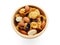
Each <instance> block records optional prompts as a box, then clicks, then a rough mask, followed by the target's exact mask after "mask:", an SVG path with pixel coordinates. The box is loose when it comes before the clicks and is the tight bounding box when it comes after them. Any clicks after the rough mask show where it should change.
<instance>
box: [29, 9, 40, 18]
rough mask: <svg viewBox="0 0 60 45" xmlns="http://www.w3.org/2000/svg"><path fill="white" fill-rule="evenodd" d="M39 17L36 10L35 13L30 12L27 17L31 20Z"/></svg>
mask: <svg viewBox="0 0 60 45" xmlns="http://www.w3.org/2000/svg"><path fill="white" fill-rule="evenodd" d="M39 15H40V12H39V10H38V9H36V10H35V11H32V12H30V13H29V15H28V17H29V18H32V19H36V18H37V17H38V16H39Z"/></svg>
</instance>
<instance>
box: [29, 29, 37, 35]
mask: <svg viewBox="0 0 60 45" xmlns="http://www.w3.org/2000/svg"><path fill="white" fill-rule="evenodd" d="M36 33H37V30H35V29H31V30H30V31H28V35H35V34H36Z"/></svg>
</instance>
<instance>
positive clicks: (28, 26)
mask: <svg viewBox="0 0 60 45" xmlns="http://www.w3.org/2000/svg"><path fill="white" fill-rule="evenodd" d="M29 29H30V24H29V23H28V24H27V26H26V28H25V30H26V31H28V30H29Z"/></svg>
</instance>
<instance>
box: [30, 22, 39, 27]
mask: <svg viewBox="0 0 60 45" xmlns="http://www.w3.org/2000/svg"><path fill="white" fill-rule="evenodd" d="M30 26H31V28H37V27H38V24H37V22H31V24H30Z"/></svg>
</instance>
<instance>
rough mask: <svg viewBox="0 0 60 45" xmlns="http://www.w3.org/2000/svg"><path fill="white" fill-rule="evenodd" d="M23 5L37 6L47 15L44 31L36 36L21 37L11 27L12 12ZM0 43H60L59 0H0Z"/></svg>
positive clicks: (55, 44)
mask: <svg viewBox="0 0 60 45" xmlns="http://www.w3.org/2000/svg"><path fill="white" fill-rule="evenodd" d="M24 5H35V6H39V7H40V8H42V9H43V10H44V11H45V13H46V15H47V17H48V23H47V24H48V25H47V27H46V31H45V32H44V33H43V34H42V35H41V36H39V37H37V38H34V39H25V38H22V37H20V36H19V35H18V34H17V33H16V32H15V31H14V29H13V27H12V24H11V19H12V16H13V14H14V13H15V11H16V10H17V9H18V8H20V7H21V6H24ZM0 45H60V1H59V0H0Z"/></svg>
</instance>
